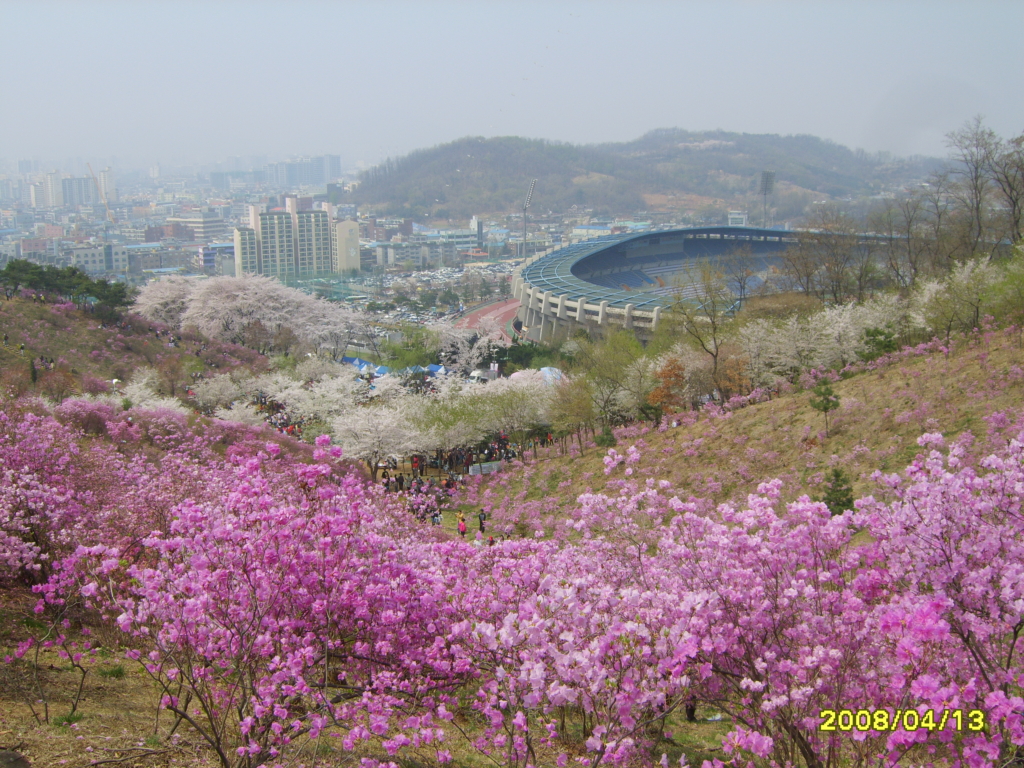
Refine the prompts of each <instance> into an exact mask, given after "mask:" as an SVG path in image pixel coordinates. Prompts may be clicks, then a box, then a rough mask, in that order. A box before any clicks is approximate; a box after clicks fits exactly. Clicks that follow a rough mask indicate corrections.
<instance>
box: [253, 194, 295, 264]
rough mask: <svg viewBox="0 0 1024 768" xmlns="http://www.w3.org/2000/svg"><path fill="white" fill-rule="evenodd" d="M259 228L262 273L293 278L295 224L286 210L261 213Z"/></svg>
mask: <svg viewBox="0 0 1024 768" xmlns="http://www.w3.org/2000/svg"><path fill="white" fill-rule="evenodd" d="M259 218H260V228H259V230H258V233H259V234H258V237H259V249H260V273H261V274H264V275H269V276H271V277H276V278H278V279H280V280H291V279H292V278H294V277H295V276H296V270H295V226H294V224H293V222H292V215H291V214H290V213H287V212H286V211H270V212H269V213H261V214H260V215H259Z"/></svg>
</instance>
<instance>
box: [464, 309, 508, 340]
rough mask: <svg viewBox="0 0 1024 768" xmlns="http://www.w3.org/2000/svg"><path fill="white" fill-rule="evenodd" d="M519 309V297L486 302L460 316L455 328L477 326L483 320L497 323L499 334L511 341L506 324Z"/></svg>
mask: <svg viewBox="0 0 1024 768" xmlns="http://www.w3.org/2000/svg"><path fill="white" fill-rule="evenodd" d="M518 309H519V299H506V300H505V301H499V302H497V303H495V304H488V305H487V306H485V307H481V308H480V309H474V310H473V311H472V312H470V313H469V314H467V315H465V316H463V317H460V318H459V319H458V321H457V322H456V323H455V327H456V328H479V327H480V324H481V323H483V322H484V321H485V320H487V321H490V322H494V323H497V325H498V327H499V328H500V329H501V335H502V336H503V337H504V338H505V339H506V340H507V341H511V340H512V339H511V338H510V337H509V335H508V333H507V332H506V326H508V324H509V321H511V320H512V319H513V318H514V317H515V316H516V311H517V310H518Z"/></svg>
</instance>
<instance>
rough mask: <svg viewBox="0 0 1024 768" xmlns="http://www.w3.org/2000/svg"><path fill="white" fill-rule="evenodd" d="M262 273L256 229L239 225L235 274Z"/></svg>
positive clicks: (236, 233)
mask: <svg viewBox="0 0 1024 768" xmlns="http://www.w3.org/2000/svg"><path fill="white" fill-rule="evenodd" d="M244 274H249V275H258V274H260V256H259V244H258V242H257V239H256V230H255V229H253V228H252V227H239V228H238V229H236V230H235V276H236V277H241V276H242V275H244Z"/></svg>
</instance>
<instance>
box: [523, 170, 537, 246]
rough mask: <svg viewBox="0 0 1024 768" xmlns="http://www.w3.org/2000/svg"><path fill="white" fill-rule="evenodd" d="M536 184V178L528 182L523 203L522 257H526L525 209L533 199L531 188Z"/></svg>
mask: <svg viewBox="0 0 1024 768" xmlns="http://www.w3.org/2000/svg"><path fill="white" fill-rule="evenodd" d="M535 186H537V180H536V179H534V180H533V181H531V182H530V191H529V192H527V193H526V202H525V203H523V259H524V260H525V259H526V209H527V208H529V207H530V200H532V199H533V188H534V187H535Z"/></svg>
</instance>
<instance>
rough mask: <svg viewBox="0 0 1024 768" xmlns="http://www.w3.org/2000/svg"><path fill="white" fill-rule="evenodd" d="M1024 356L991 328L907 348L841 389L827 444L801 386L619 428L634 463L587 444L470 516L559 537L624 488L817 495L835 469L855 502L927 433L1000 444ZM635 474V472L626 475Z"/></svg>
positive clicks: (686, 493)
mask: <svg viewBox="0 0 1024 768" xmlns="http://www.w3.org/2000/svg"><path fill="white" fill-rule="evenodd" d="M1022 360H1024V355H1022V351H1021V336H1020V333H1019V331H1016V330H1011V331H991V332H984V333H979V334H976V335H973V336H971V337H968V338H964V339H961V340H960V341H959V342H957V343H956V344H955V346H954V348H953V349H952V350H951V351H950V354H948V355H946V354H945V353H943V352H941V351H933V350H931V349H929V348H927V347H922V348H918V349H908V350H904V352H902V353H897V354H896V355H893V356H891V359H889V360H888V361H882V362H881V363H880V364H878V365H877V367H876V368H875V369H874V370H865V371H863V372H861V373H858V374H856V375H853V376H851V377H850V378H848V379H846V380H844V381H840V382H837V383H836V384H835V385H834V389H835V392H836V394H838V395H839V397H840V399H841V402H840V408H839V410H838V411H837V412H835V414H834V415H833V416H832V419H833V423H832V425H831V428H830V430H829V435H828V436H827V437H826V436H825V432H824V429H825V424H824V419H823V417H822V415H821V414H820V413H819V412H817V411H815V410H814V409H813V408H812V407H811V406H810V404H809V401H810V398H811V396H812V395H811V393H810V392H809V391H805V390H804V391H801V390H799V389H798V388H795V389H794V391H792V392H790V393H788V394H780V395H779V396H777V397H775V398H774V399H772V400H771V401H768V402H762V403H758V404H755V405H750V406H748V407H746V408H742V409H739V410H736V411H734V412H732V413H726V414H723V415H722V416H719V417H712V416H709V415H708V414H706V413H701V414H699V415H698V414H696V413H689V414H682V417H681V418H682V422H683V424H682V425H681V426H679V427H671V426H665V425H663V426H662V427H661V428H659V429H651V428H650V426H649V425H648V426H633V427H626V428H622V429H619V430H617V432H616V434H617V436H618V439H619V444H618V445H617V446H616V448H615V450H616V451H617V452H618V453H619V454H621V455H626V454H627V450H628V449H629V447H630V446H635V447H636V448H637V449H638V450H639V452H640V456H641V458H640V460H639V462H637V463H635V464H622V465H620V466H618V467H616V468H615V469H614V470H613V471H612V472H611V473H610V474H607V475H606V474H605V471H604V470H605V463H604V457H605V456H606V451H605V450H602V449H599V448H597V447H594V446H592V447H590V448H589V449H588V450H587V451H586V452H585V453H584V455H582V456H579V455H577V453H576V452H575V451H574V452H573V453H571V454H570V455H559V452H558V450H557V449H555V448H546V449H542V451H541V454H540V460H539V461H537V460H534V459H533V454H532V453H531V455H530V457H529V461H528V462H527V464H526V465H525V466H521V467H517V468H515V469H513V470H511V471H507V472H505V473H503V474H500V475H492V476H489V477H488V478H486V479H485V480H484V481H483V482H482V483H481V484H479V485H478V486H474V487H471V488H470V489H469V491H468V492H467V494H466V497H465V498H464V499H463V503H464V509H466V510H467V511H473V512H475V511H476V510H477V509H478V508H479V507H486V508H487V509H488V510H489V511H491V512H492V519H493V521H494V526H495V530H496V531H501V530H507V531H508V532H510V533H516V534H519V535H532V532H533V531H536V530H548V531H550V530H552V529H553V528H555V527H557V526H558V525H559V524H560V521H561V519H562V516H563V513H564V512H565V511H566V510H567V509H569V508H570V507H572V506H573V505H575V500H576V498H577V497H578V496H579V495H580V494H582V493H589V492H605V493H617V492H619V490H620V489H621V488H623V487H624V485H623V483H624V482H626V483H633V482H641V483H642V482H645V481H657V482H659V483H660V482H667V483H670V484H671V486H672V489H673V491H674V492H675V493H676V494H677V495H678V496H679V497H680V499H682V500H684V501H686V500H690V499H693V500H700V506H701V507H702V508H704V509H711V508H712V507H713V505H716V504H719V503H722V502H728V501H734V502H742V501H743V500H744V499H745V498H746V495H747V494H749V493H752V492H754V491H755V490H756V489H757V486H758V484H759V483H761V482H764V481H767V480H770V479H772V478H780V479H781V480H782V481H783V489H782V495H783V498H784V499H787V500H792V499H795V498H797V497H799V496H800V495H802V494H807V495H809V496H812V497H820V496H821V495H823V494H824V493H825V490H826V486H825V482H826V479H827V476H828V475H829V473H830V472H831V470H832V468H833V467H838V468H840V469H842V470H843V471H844V472H845V473H846V475H847V476H848V477H849V478H850V480H851V483H852V486H853V491H854V494H855V496H857V497H859V496H862V495H867V494H878V493H879V492H880V488H879V486H878V484H877V483H876V482H875V481H874V480H873V479H872V474H873V473H874V472H875V471H876V470H878V471H881V472H885V473H893V472H899V471H902V470H903V468H904V467H905V466H906V465H907V464H908V463H909V462H910V460H911V459H912V458H913V457H914V456H915V455H917V454H918V452H919V451H920V448H919V447H918V444H917V439H918V437H920V435H921V434H923V433H926V432H941V433H942V434H943V435H945V436H946V437H947V438H952V437H957V436H961V435H964V434H965V433H967V432H970V433H972V434H973V435H974V438H975V439H976V440H977V443H976V445H975V449H976V450H979V451H983V450H988V448H989V447H990V442H989V441H990V440H995V441H998V440H1000V439H1001V437H1000V435H1001V429H1002V428H1003V427H1002V426H1001V424H1002V423H1003V422H1002V417H1001V416H999V415H998V414H1001V413H1005V414H1009V419H1010V421H1013V420H1015V419H1016V418H1017V417H1018V416H1019V415H1020V414H1021V412H1022V408H1021V403H1022V402H1024V364H1022ZM627 471H628V473H629V474H628V475H627Z"/></svg>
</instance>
